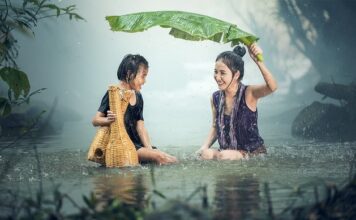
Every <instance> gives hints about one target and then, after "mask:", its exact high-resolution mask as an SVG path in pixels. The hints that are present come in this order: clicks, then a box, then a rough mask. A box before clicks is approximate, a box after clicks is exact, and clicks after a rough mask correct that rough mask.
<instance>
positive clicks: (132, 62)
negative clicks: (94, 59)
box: [117, 54, 148, 82]
mask: <svg viewBox="0 0 356 220" xmlns="http://www.w3.org/2000/svg"><path fill="white" fill-rule="evenodd" d="M140 65H144V67H145V68H148V62H147V60H146V59H145V58H144V57H143V56H141V55H139V54H136V55H133V54H127V55H126V56H125V57H124V59H122V61H121V63H120V66H119V68H118V70H117V78H118V79H119V80H121V81H125V82H130V81H131V80H133V79H135V77H136V74H137V72H138V69H139V67H140Z"/></svg>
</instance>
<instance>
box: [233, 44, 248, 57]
mask: <svg viewBox="0 0 356 220" xmlns="http://www.w3.org/2000/svg"><path fill="white" fill-rule="evenodd" d="M233 52H234V53H236V54H237V55H239V56H240V57H243V56H244V55H245V54H246V49H245V47H243V46H236V47H235V48H234V50H233Z"/></svg>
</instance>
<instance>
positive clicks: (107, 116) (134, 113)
mask: <svg viewBox="0 0 356 220" xmlns="http://www.w3.org/2000/svg"><path fill="white" fill-rule="evenodd" d="M147 74H148V62H147V60H146V59H145V58H144V57H143V56H141V55H132V54H128V55H126V56H125V57H124V59H123V60H122V62H121V63H120V66H119V69H118V71H117V77H118V79H119V81H120V82H119V85H118V87H119V89H120V90H132V92H133V93H134V95H132V96H131V98H130V100H129V105H128V108H127V110H126V112H125V116H124V121H125V128H126V131H127V133H128V135H129V137H130V139H131V140H132V142H133V144H134V145H135V148H136V151H137V155H138V159H139V161H140V162H155V163H157V164H160V165H161V164H169V163H175V162H177V159H176V158H175V157H174V156H171V155H169V154H167V153H164V152H162V151H160V150H158V149H156V148H155V147H153V146H152V144H151V141H150V138H149V135H148V132H147V130H146V127H145V125H144V119H143V98H142V95H141V93H140V90H141V87H142V86H143V84H145V82H146V77H147ZM115 120H116V115H115V114H114V113H113V112H112V111H110V109H109V96H108V92H106V93H105V95H104V97H103V98H102V101H101V104H100V107H99V109H98V111H97V113H96V114H95V116H94V118H93V121H92V123H93V125H94V126H110V124H111V123H112V122H114V121H115Z"/></svg>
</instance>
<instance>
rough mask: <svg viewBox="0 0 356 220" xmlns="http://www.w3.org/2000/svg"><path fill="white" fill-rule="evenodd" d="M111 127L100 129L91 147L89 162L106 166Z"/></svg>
mask: <svg viewBox="0 0 356 220" xmlns="http://www.w3.org/2000/svg"><path fill="white" fill-rule="evenodd" d="M109 136H110V127H104V126H103V127H100V128H99V129H98V130H97V131H96V134H95V136H94V139H93V141H92V142H91V145H90V147H89V152H88V160H90V161H93V162H96V163H100V164H102V165H105V150H106V146H107V145H108V143H109Z"/></svg>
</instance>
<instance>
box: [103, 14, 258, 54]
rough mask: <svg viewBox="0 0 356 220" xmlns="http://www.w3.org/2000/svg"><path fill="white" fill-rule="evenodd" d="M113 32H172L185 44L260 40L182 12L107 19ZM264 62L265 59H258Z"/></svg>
mask: <svg viewBox="0 0 356 220" xmlns="http://www.w3.org/2000/svg"><path fill="white" fill-rule="evenodd" d="M106 20H107V21H108V22H109V24H110V26H111V30H112V31H124V32H130V33H133V32H141V31H145V30H147V29H148V28H151V27H154V26H160V27H163V28H171V30H170V32H169V34H171V35H173V36H174V37H176V38H181V39H184V40H193V41H200V40H212V41H215V42H223V43H228V42H231V46H235V45H237V44H239V43H243V44H245V45H247V46H249V45H251V44H252V43H253V42H255V41H257V40H258V38H257V37H256V36H253V35H252V34H249V33H247V32H245V31H243V30H241V29H239V28H237V26H236V25H235V24H231V23H229V22H225V21H222V20H219V19H216V18H212V17H209V16H206V15H200V14H195V13H190V12H182V11H154V12H140V13H134V14H127V15H121V16H107V17H106ZM258 59H259V60H261V61H262V56H260V55H259V56H258Z"/></svg>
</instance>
